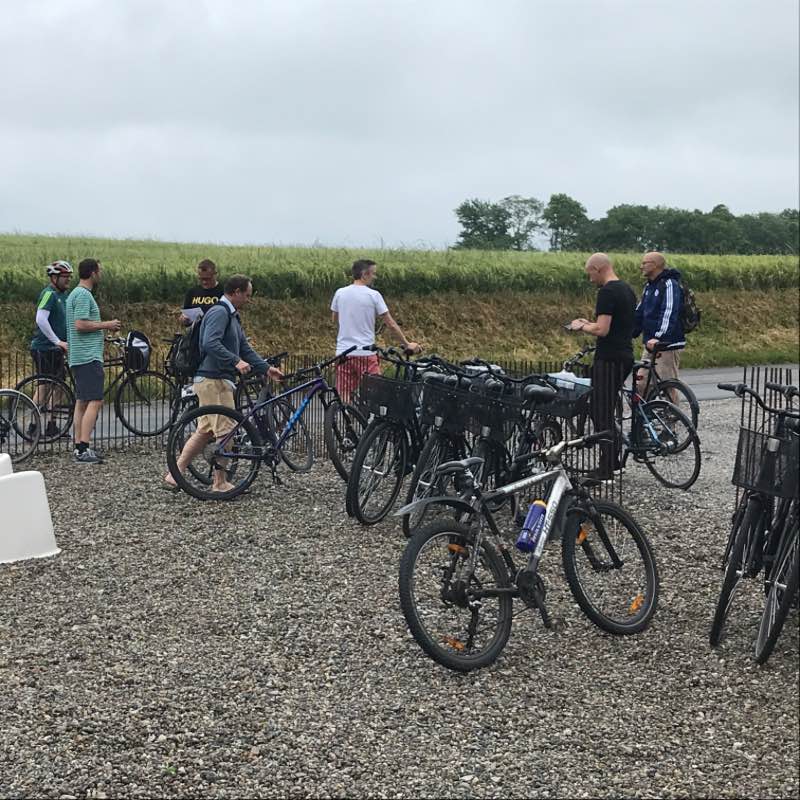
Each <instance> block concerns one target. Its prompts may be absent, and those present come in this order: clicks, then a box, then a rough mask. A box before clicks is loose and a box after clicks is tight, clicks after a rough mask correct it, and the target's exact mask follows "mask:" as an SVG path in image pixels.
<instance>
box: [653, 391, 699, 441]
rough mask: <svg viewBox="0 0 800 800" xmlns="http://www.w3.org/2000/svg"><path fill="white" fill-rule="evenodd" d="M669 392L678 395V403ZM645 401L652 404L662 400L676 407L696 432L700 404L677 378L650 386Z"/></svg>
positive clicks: (693, 394)
mask: <svg viewBox="0 0 800 800" xmlns="http://www.w3.org/2000/svg"><path fill="white" fill-rule="evenodd" d="M671 392H675V393H676V394H677V395H678V398H679V399H678V402H677V403H676V402H675V401H674V400H673V399H672V398H673V395H672V394H671ZM646 400H647V401H648V402H652V401H653V400H664V401H666V402H668V403H672V405H674V406H677V407H678V409H679V410H680V411H683V413H684V414H686V416H687V417H689V419H690V420H691V422H692V427H693V428H694V429H695V431H696V430H697V423H698V421H699V419H700V404H699V403H698V402H697V397H696V395H695V393H694V392H693V391H692V390H691V388H690V387H688V386H687V385H686V384H685V383H684V382H683V381H680V380H678V379H677V378H667V379H666V380H663V381H660V382H659V383H658V385H652V386H651V387H650V391H648V393H647V397H646Z"/></svg>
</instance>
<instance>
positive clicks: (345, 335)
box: [331, 259, 422, 402]
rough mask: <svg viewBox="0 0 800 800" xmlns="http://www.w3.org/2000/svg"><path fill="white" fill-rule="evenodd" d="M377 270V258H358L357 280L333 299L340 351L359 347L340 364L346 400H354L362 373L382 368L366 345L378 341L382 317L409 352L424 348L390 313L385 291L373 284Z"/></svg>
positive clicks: (338, 384)
mask: <svg viewBox="0 0 800 800" xmlns="http://www.w3.org/2000/svg"><path fill="white" fill-rule="evenodd" d="M376 273H377V265H376V264H375V262H374V261H370V260H368V259H362V260H359V261H354V262H353V282H352V283H351V284H350V286H345V287H343V288H341V289H337V290H336V293H335V294H334V295H333V300H331V311H332V312H333V321H334V322H336V323H338V325H339V333H338V335H337V337H336V353H337V354H338V353H343V352H344V351H345V350H347V349H348V348H349V347H352V346H353V345H356V346H357V347H358V349H357V350H354V351H353V352H352V353H350V354H349V355H348V356H347V358H346V359H345V360H344V363H342V364H339V365H338V366H337V368H336V388H337V389H338V391H339V394H340V395H341V397H342V400H344V401H345V402H348V401H349V400H350V396H351V395H352V393H353V392H354V391H355V390H356V389H357V388H358V384H359V382H360V381H361V376H362V375H364V374H365V373H369V374H376V373H378V372H380V368H379V367H378V356H377V355H375V353H373V352H371V351H370V350H365V349H364V348H366V347H369V346H370V345H371V344H374V343H375V320H376V319H377V318H378V317H380V319H382V320H383V322H385V323H386V327H387V328H389V329H390V330H391V331H392V332H393V333H394V334H395V336H397V338H398V339H399V340H400V342H401V344H402V345H403V349H404V350H406V352H409V353H419V352H421V351H422V348H421V347H420V346H419V345H418V344H417V343H416V342H409V341H408V339H406V337H405V335H404V334H403V331H401V330H400V326H399V325H398V324H397V323H396V322H395V321H394V319H393V318H392V315H391V314H390V313H389V309H388V307H387V306H386V303H385V302H384V300H383V297H381V293H380V292H377V291H375V289H372V288H371V286H370V284H371V283H372V282H373V281H374V280H375V275H376Z"/></svg>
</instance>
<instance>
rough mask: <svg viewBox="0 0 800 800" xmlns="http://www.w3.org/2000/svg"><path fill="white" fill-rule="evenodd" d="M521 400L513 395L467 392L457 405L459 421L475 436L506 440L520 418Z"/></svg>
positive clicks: (521, 410) (499, 440)
mask: <svg viewBox="0 0 800 800" xmlns="http://www.w3.org/2000/svg"><path fill="white" fill-rule="evenodd" d="M523 408H524V406H523V404H522V401H521V400H520V399H519V398H517V397H515V396H514V395H504V396H502V397H500V396H492V395H489V394H481V393H478V392H467V393H466V398H465V399H464V401H463V402H462V404H461V405H460V406H459V410H458V415H459V417H460V419H459V422H461V423H463V427H464V429H466V430H468V431H469V432H470V433H474V434H475V435H476V436H486V437H487V438H489V439H492V440H493V441H496V442H500V443H503V442H506V441H507V440H508V439H509V437H510V436H511V434H512V433H513V432H514V426H515V425H517V424H518V423H519V422H520V421H521V419H522V412H523Z"/></svg>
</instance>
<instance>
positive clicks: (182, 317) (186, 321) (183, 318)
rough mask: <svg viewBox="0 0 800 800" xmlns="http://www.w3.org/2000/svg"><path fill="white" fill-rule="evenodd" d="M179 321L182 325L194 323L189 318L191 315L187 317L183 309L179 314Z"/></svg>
mask: <svg viewBox="0 0 800 800" xmlns="http://www.w3.org/2000/svg"><path fill="white" fill-rule="evenodd" d="M178 322H180V324H181V325H191V324H192V321H191V320H190V319H189V317H187V316H186V314H184V313H183V312H182V311H181V313H180V315H179V316H178Z"/></svg>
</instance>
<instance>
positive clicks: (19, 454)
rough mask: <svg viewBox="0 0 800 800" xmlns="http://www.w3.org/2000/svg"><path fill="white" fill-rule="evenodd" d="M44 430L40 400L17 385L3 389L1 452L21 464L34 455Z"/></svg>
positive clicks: (1, 398) (0, 391) (0, 417)
mask: <svg viewBox="0 0 800 800" xmlns="http://www.w3.org/2000/svg"><path fill="white" fill-rule="evenodd" d="M41 433H42V420H41V416H40V414H39V409H38V408H37V407H36V404H35V403H34V402H33V401H32V400H31V399H30V398H29V397H26V396H25V395H24V394H22V393H21V392H18V391H16V390H14V389H0V453H5V454H6V455H8V456H9V457H10V458H11V463H12V464H19V463H21V462H23V461H25V460H26V459H28V458H30V457H31V456H32V455H33V452H34V451H35V450H36V447H37V445H38V444H39V439H40V437H41Z"/></svg>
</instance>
